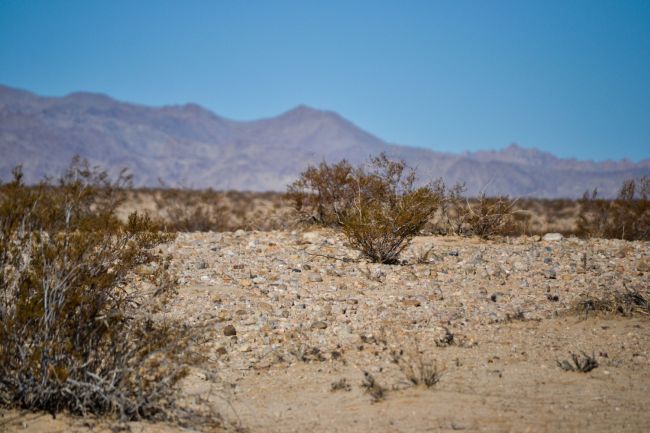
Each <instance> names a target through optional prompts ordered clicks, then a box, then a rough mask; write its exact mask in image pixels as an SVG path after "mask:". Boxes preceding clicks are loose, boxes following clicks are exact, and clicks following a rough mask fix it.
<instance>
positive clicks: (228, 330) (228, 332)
mask: <svg viewBox="0 0 650 433" xmlns="http://www.w3.org/2000/svg"><path fill="white" fill-rule="evenodd" d="M223 335H225V336H226V337H232V336H233V335H237V330H236V329H235V327H234V326H233V325H226V326H224V327H223Z"/></svg>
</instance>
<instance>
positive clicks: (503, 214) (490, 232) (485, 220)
mask: <svg viewBox="0 0 650 433" xmlns="http://www.w3.org/2000/svg"><path fill="white" fill-rule="evenodd" d="M465 191H466V189H465V185H464V184H462V183H461V184H456V185H455V186H453V187H452V188H450V189H449V191H448V192H447V194H446V196H445V202H444V206H443V215H444V217H443V220H444V221H445V223H446V225H447V231H448V232H450V233H454V234H457V235H474V236H480V237H482V238H489V237H491V236H496V235H516V234H521V233H523V232H524V230H525V227H526V224H527V222H528V220H529V215H526V214H523V213H521V212H517V210H516V208H515V205H516V203H517V200H514V199H510V198H509V197H507V196H499V197H489V196H487V195H486V193H485V192H481V193H480V194H479V196H478V197H477V198H476V199H473V200H470V199H469V198H467V197H465V194H464V193H465Z"/></svg>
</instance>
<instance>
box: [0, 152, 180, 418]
mask: <svg viewBox="0 0 650 433" xmlns="http://www.w3.org/2000/svg"><path fill="white" fill-rule="evenodd" d="M128 181H129V178H128V176H125V175H124V174H122V175H121V176H120V177H119V178H118V179H117V180H116V181H111V179H110V178H109V176H108V175H107V173H106V172H105V171H101V170H99V169H96V168H91V167H89V165H88V164H87V163H86V162H83V161H80V160H78V159H77V160H75V161H74V162H73V164H72V165H71V167H70V169H69V170H68V171H67V172H66V173H65V174H64V175H63V176H62V177H61V178H60V179H59V181H58V183H56V184H53V183H51V182H45V181H44V182H41V183H40V184H38V185H36V186H31V187H28V186H25V185H24V184H23V182H22V173H21V170H20V169H19V168H18V169H16V170H14V177H13V180H11V181H9V182H8V183H5V184H0V405H1V406H5V407H18V408H24V409H29V410H44V411H48V412H50V413H52V414H56V413H57V412H60V411H63V410H67V411H69V412H71V413H73V414H80V415H83V414H87V413H93V414H100V415H101V414H112V415H115V416H117V417H118V418H120V419H123V420H130V419H139V418H147V419H170V418H173V417H174V415H173V411H172V409H173V407H174V404H175V403H174V396H175V388H174V385H175V383H176V382H177V381H178V380H179V379H180V378H181V377H183V375H184V374H185V368H184V362H185V361H186V356H187V355H186V353H187V351H186V349H187V347H188V344H189V340H188V338H187V336H186V334H185V331H184V329H183V327H182V326H178V325H176V324H172V323H167V322H161V321H153V320H151V319H150V318H149V317H148V315H147V314H146V311H144V307H143V305H144V304H139V303H138V302H139V301H140V300H141V296H140V295H139V292H138V290H136V289H135V288H134V286H133V282H132V276H133V271H134V270H136V269H137V268H138V267H140V266H150V265H154V264H158V265H160V269H164V266H163V265H162V262H161V259H160V258H159V257H158V255H157V254H156V253H155V252H154V249H155V248H156V246H157V245H159V244H161V243H164V242H167V241H169V240H171V239H172V236H171V235H166V234H162V233H160V232H158V230H157V228H156V227H155V226H154V225H153V223H152V222H151V220H150V219H148V218H147V217H146V216H142V215H138V214H133V215H131V217H130V218H129V220H128V223H127V224H121V223H120V222H119V221H118V220H117V218H116V217H115V209H116V208H117V206H118V205H119V204H120V200H121V188H122V187H123V186H126V185H128ZM163 277H164V276H162V275H160V273H156V277H155V278H161V280H159V281H152V282H153V283H159V282H160V281H162V280H165V281H166V283H165V284H169V285H173V284H174V282H173V278H169V277H167V278H163Z"/></svg>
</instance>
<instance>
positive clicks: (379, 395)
mask: <svg viewBox="0 0 650 433" xmlns="http://www.w3.org/2000/svg"><path fill="white" fill-rule="evenodd" d="M361 387H362V388H363V389H364V390H365V392H366V394H368V395H370V397H371V398H372V402H373V403H376V402H378V401H381V400H383V399H384V398H385V397H386V388H384V387H383V386H382V385H380V384H379V383H377V381H376V380H375V378H374V376H373V375H372V374H370V373H368V372H367V371H364V372H363V382H361Z"/></svg>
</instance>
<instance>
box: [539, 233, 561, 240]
mask: <svg viewBox="0 0 650 433" xmlns="http://www.w3.org/2000/svg"><path fill="white" fill-rule="evenodd" d="M563 238H564V236H562V234H561V233H546V234H545V235H544V237H543V238H542V240H544V241H546V242H556V241H560V240H562V239H563Z"/></svg>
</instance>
